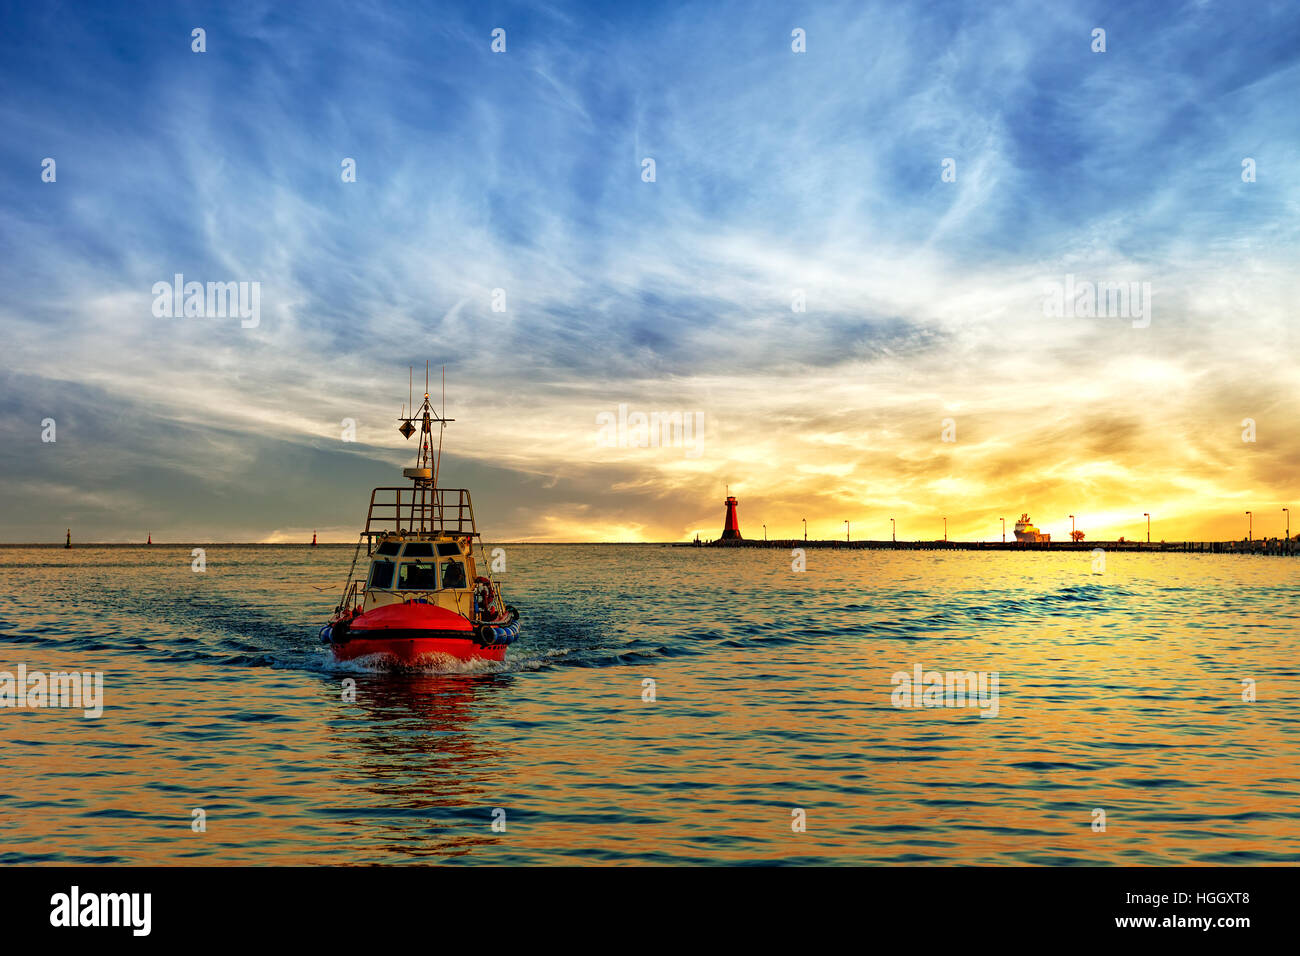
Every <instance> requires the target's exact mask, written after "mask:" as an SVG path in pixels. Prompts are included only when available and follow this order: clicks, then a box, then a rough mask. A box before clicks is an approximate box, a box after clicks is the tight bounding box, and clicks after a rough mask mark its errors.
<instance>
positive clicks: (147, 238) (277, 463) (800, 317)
mask: <svg viewBox="0 0 1300 956" xmlns="http://www.w3.org/2000/svg"><path fill="white" fill-rule="evenodd" d="M1298 24H1300V16H1298V15H1297V13H1296V10H1295V8H1294V6H1293V5H1290V4H1284V3H1277V4H1269V3H1252V4H1247V5H1245V6H1242V5H1238V4H1226V3H1168V4H1159V3H1156V4H1139V5H1133V4H1119V3H1116V4H1046V5H1043V4H1028V3H1026V4H969V3H947V4H944V3H940V4H926V5H897V4H862V3H846V4H816V5H794V6H789V7H786V6H777V5H758V6H755V5H742V4H732V5H728V4H707V5H666V4H662V5H656V4H637V5H635V6H632V5H627V6H625V5H546V6H525V5H509V4H486V5H482V4H452V5H446V4H438V5H429V4H382V5H371V4H358V3H347V4H342V3H340V4H332V3H311V4H259V3H250V4H238V5H228V4H175V5H150V4H136V3H121V4H112V3H109V4H93V5H90V4H87V5H71V4H63V5H60V4H49V5H27V4H21V5H20V4H6V6H5V30H4V31H3V39H0V125H2V127H3V130H4V135H3V137H0V167H2V169H3V176H2V177H0V257H2V261H3V262H4V263H5V268H4V282H3V286H2V287H0V323H2V324H3V329H4V331H5V339H6V341H7V343H8V346H9V347H8V348H6V349H4V350H0V412H2V413H3V416H2V418H3V422H2V423H0V429H2V430H3V431H2V433H0V437H2V438H3V451H0V468H2V469H3V470H2V472H0V473H3V475H4V476H5V478H6V481H5V483H4V484H5V488H4V491H3V492H2V493H0V494H2V495H3V504H4V516H3V518H0V539H3V540H53V539H57V538H58V537H60V536H61V534H62V530H63V528H64V527H66V526H67V525H69V524H75V525H76V526H77V528H78V533H79V535H80V536H81V537H84V538H99V539H103V540H134V539H143V537H144V535H145V533H147V532H150V531H151V532H152V533H153V534H154V536H155V538H160V537H161V538H171V539H173V540H178V539H186V540H208V539H211V540H267V539H279V538H290V539H292V538H295V537H297V536H300V535H302V534H303V533H310V531H311V530H312V529H321V530H322V531H323V532H324V533H325V534H326V535H327V536H329V537H332V538H337V539H339V540H343V539H350V538H351V537H352V536H353V535H354V533H355V526H356V524H357V521H358V518H359V515H358V511H359V509H360V507H361V503H362V501H363V499H364V496H365V494H366V490H367V489H368V487H369V486H370V485H372V484H377V483H384V482H387V481H388V480H389V479H390V478H391V477H392V475H393V474H394V472H393V466H394V465H395V464H399V463H401V462H403V461H404V460H405V458H406V457H407V453H408V451H409V449H408V448H407V447H406V446H405V445H404V443H403V442H402V439H401V438H400V436H398V435H397V433H396V431H395V430H394V428H393V424H394V422H393V419H394V418H395V415H396V413H397V411H398V407H399V405H400V403H401V402H403V401H405V398H406V394H405V391H404V390H403V389H402V388H401V385H402V384H403V383H402V381H401V380H402V379H403V378H404V377H405V374H406V368H407V366H408V365H410V364H422V363H423V361H424V360H425V359H429V360H430V361H432V362H433V363H434V365H435V366H438V365H442V364H445V365H446V367H447V374H448V380H449V384H450V387H451V392H450V398H451V403H452V404H451V408H452V412H453V413H454V414H455V416H456V417H457V419H458V421H457V424H456V425H455V426H453V429H452V431H451V432H450V433H449V435H448V441H449V446H450V448H451V449H452V452H453V454H454V456H455V457H454V458H453V459H452V461H453V462H455V467H454V469H453V470H452V471H451V473H450V474H451V476H452V477H453V480H455V481H457V482H458V483H460V482H463V483H465V484H468V485H470V486H471V487H472V488H474V489H475V490H476V491H477V492H478V495H477V498H476V500H477V501H478V505H479V510H480V512H481V515H480V517H481V519H482V523H483V524H485V526H486V527H487V529H488V531H489V533H490V534H495V535H496V536H499V537H507V538H538V539H546V538H549V539H559V540H574V539H612V540H637V539H649V540H671V539H678V538H682V537H686V536H689V535H690V534H693V533H694V532H695V531H696V530H700V531H702V532H703V533H704V534H705V535H706V536H708V535H710V534H715V533H716V529H715V528H714V525H718V526H719V527H720V522H721V509H720V500H721V492H722V486H723V485H724V484H725V483H728V482H729V483H730V484H731V485H732V487H733V490H736V491H738V493H739V494H741V496H742V498H743V501H744V505H743V511H742V515H743V516H745V517H749V516H753V520H762V518H761V517H760V516H766V517H768V518H770V521H771V524H772V526H773V527H774V528H775V527H777V526H778V525H779V526H781V527H782V529H783V532H784V533H785V534H792V533H793V526H794V525H795V524H797V523H798V521H799V517H801V516H807V517H809V520H810V524H811V523H813V522H814V521H821V522H822V523H823V524H825V526H826V527H825V528H824V529H823V532H824V533H825V534H826V535H827V536H829V535H830V534H831V533H833V531H834V528H835V527H840V528H842V520H843V519H845V518H852V519H853V520H855V521H861V522H863V523H864V524H867V525H870V526H872V527H874V526H875V525H882V526H883V527H884V528H886V529H887V527H888V525H887V518H884V517H883V516H885V515H899V514H901V515H907V516H909V517H908V520H909V522H910V524H911V526H915V527H918V528H920V527H924V528H925V529H926V532H925V533H924V534H922V533H921V532H920V531H918V532H917V536H929V527H930V524H932V523H935V522H936V519H935V518H934V516H935V515H937V514H940V513H947V514H949V515H950V516H951V517H950V522H951V527H952V530H953V531H954V533H958V534H963V535H964V536H970V537H981V536H987V535H990V534H992V530H993V528H994V527H995V526H996V520H995V519H994V518H991V517H990V515H997V514H1010V513H1011V512H1012V511H1014V512H1016V513H1018V512H1019V511H1020V510H1026V509H1028V510H1030V511H1031V512H1033V511H1035V510H1040V511H1042V512H1043V513H1044V514H1045V515H1050V516H1051V517H1053V519H1055V517H1056V516H1055V512H1056V511H1062V513H1064V512H1065V511H1067V510H1079V511H1089V512H1091V513H1092V514H1093V515H1095V516H1096V517H1095V519H1094V521H1093V523H1092V524H1091V525H1090V527H1092V528H1094V529H1096V530H1097V531H1098V532H1102V531H1103V529H1105V530H1106V531H1108V532H1109V533H1110V534H1123V533H1125V530H1124V528H1126V527H1127V526H1126V525H1124V524H1123V523H1122V522H1124V521H1127V520H1128V519H1127V518H1125V517H1123V516H1124V515H1127V514H1128V513H1129V512H1131V511H1133V510H1134V504H1135V503H1138V504H1141V503H1144V502H1150V501H1155V502H1157V504H1156V505H1154V506H1152V505H1150V504H1146V505H1145V506H1141V507H1136V512H1137V514H1138V515H1139V516H1140V514H1141V512H1142V511H1145V510H1151V507H1159V508H1160V509H1161V512H1162V513H1163V514H1165V515H1167V516H1168V518H1169V520H1170V522H1171V524H1172V523H1174V522H1180V523H1179V524H1178V525H1177V527H1178V528H1179V534H1186V535H1191V534H1193V533H1198V534H1207V535H1209V534H1213V535H1215V536H1227V534H1228V533H1230V532H1231V531H1232V530H1233V529H1235V524H1230V523H1229V521H1230V520H1231V521H1233V522H1235V521H1236V517H1235V516H1236V515H1238V514H1239V513H1241V512H1242V511H1243V510H1244V508H1247V507H1250V505H1251V503H1252V502H1267V504H1268V506H1269V507H1270V508H1272V507H1273V506H1274V504H1276V503H1281V504H1285V503H1286V499H1287V498H1288V497H1289V495H1290V494H1291V493H1293V492H1294V491H1295V490H1297V489H1296V488H1295V486H1294V479H1292V478H1291V477H1290V475H1291V474H1294V473H1295V472H1296V468H1295V465H1297V464H1300V437H1297V435H1296V415H1295V412H1296V411H1297V406H1296V400H1295V398H1294V393H1295V389H1294V375H1293V370H1294V366H1295V359H1296V339H1295V335H1294V333H1293V332H1292V327H1293V324H1294V320H1293V315H1294V302H1295V301H1296V299H1297V292H1298V291H1300V290H1298V289H1297V282H1296V278H1295V262H1296V253H1297V222H1298V221H1300V220H1298V219H1297V215H1296V214H1297V211H1298V203H1297V197H1298V195H1300V191H1298V190H1297V186H1296V169H1297V164H1298V161H1300V135H1298V134H1297V125H1296V121H1295V107H1294V102H1295V99H1296V93H1297V89H1298V88H1300V65H1298V62H1297V60H1298V56H1297V51H1300V26H1298ZM195 27H202V28H203V29H204V30H205V31H206V45H207V50H206V52H204V53H195V52H192V51H191V36H190V31H191V30H192V29H193V28H195ZM498 27H500V28H503V29H504V30H505V31H506V52H504V53H493V52H492V51H491V49H490V43H491V31H492V30H493V29H494V28H498ZM795 28H800V29H802V30H804V31H805V32H806V37H807V51H806V52H805V53H794V52H792V50H791V31H792V30H793V29H795ZM1095 28H1102V29H1104V30H1105V31H1106V51H1105V52H1104V53H1095V52H1093V51H1092V49H1091V44H1092V31H1093V30H1094V29H1095ZM46 157H51V158H54V159H55V160H56V162H57V180H56V181H55V182H53V183H49V182H43V181H42V179H41V162H42V160H43V159H44V158H46ZM647 157H650V158H653V159H654V161H655V164H656V179H655V181H654V182H652V183H647V182H644V181H643V180H642V176H641V172H642V160H643V159H645V158H647ZM1247 157H1249V158H1252V159H1253V160H1254V161H1255V163H1256V171H1257V178H1256V181H1254V182H1250V183H1247V182H1243V181H1242V176H1241V172H1242V165H1241V164H1242V161H1243V159H1244V158H1247ZM344 158H352V159H354V160H355V161H356V169H357V181H356V182H355V183H344V182H342V181H341V177H340V163H341V161H342V160H343V159H344ZM947 158H951V159H953V160H954V161H955V164H956V167H955V168H956V173H957V176H956V181H955V182H944V181H943V180H942V179H941V177H940V171H941V164H942V162H943V160H944V159H947ZM178 272H179V273H183V274H184V275H185V276H186V278H187V279H189V280H196V281H200V282H206V281H229V280H237V281H257V282H260V284H261V290H262V299H261V317H260V324H259V326H258V327H257V328H253V329H244V328H241V327H240V324H239V322H238V321H231V320H228V319H218V318H188V319H165V318H158V317H156V316H154V315H153V314H152V312H151V308H150V306H151V302H152V298H153V297H152V294H151V288H152V286H153V284H154V283H155V282H158V281H160V280H161V281H170V280H171V277H172V276H173V275H174V274H175V273H178ZM1067 273H1069V274H1077V275H1079V276H1081V277H1086V278H1089V279H1091V280H1093V281H1146V282H1150V283H1151V284H1152V287H1153V289H1154V290H1155V300H1154V301H1155V303H1156V305H1155V311H1154V320H1153V321H1152V322H1151V325H1150V327H1149V328H1142V329H1138V328H1133V327H1131V326H1130V324H1129V323H1128V322H1124V321H1120V320H1117V319H1100V320H1095V321H1092V322H1087V321H1080V320H1076V321H1074V322H1062V321H1061V320H1050V321H1049V320H1046V319H1045V318H1044V316H1043V314H1042V309H1041V304H1040V303H1041V299H1042V289H1043V287H1044V284H1045V283H1050V282H1055V281H1061V280H1063V278H1064V276H1065V275H1066V274H1067ZM494 289H503V290H504V291H505V295H506V303H507V309H506V311H505V312H494V311H493V310H492V307H491V303H492V292H493V290H494ZM795 290H802V292H803V294H804V296H805V299H806V302H807V311H805V312H793V311H792V310H791V302H792V296H793V294H794V291H795ZM619 403H627V404H628V405H630V406H631V407H632V408H634V409H644V410H646V411H652V410H684V411H688V412H690V411H696V410H698V411H702V412H703V413H704V414H705V416H706V421H707V423H708V424H707V441H706V444H705V451H704V454H703V455H702V456H701V457H699V458H697V459H691V458H687V457H686V456H684V455H683V454H682V453H681V451H680V450H675V449H660V448H655V449H644V448H607V447H601V446H599V445H598V444H597V442H596V440H595V435H596V429H595V426H594V419H595V416H596V415H597V414H599V413H600V412H602V411H605V410H613V409H615V408H616V407H617V405H618V404H619ZM46 417H52V418H54V419H55V420H56V422H57V423H58V433H57V434H58V438H57V441H56V442H54V443H43V442H41V441H40V435H41V425H40V423H41V421H42V420H43V419H45V418H46ZM948 417H951V418H953V419H954V421H955V422H956V423H957V433H958V440H957V442H956V443H953V444H951V445H950V444H948V443H941V442H940V441H939V438H938V436H939V433H940V424H939V423H940V421H941V420H942V419H944V418H948ZM1247 417H1250V418H1252V419H1253V420H1255V421H1257V422H1259V423H1260V425H1259V427H1260V437H1259V440H1258V441H1256V442H1254V443H1250V445H1249V446H1247V445H1246V444H1245V443H1243V442H1242V441H1241V440H1240V433H1241V427H1240V424H1239V423H1240V422H1241V421H1242V420H1243V419H1244V418H1247ZM344 418H352V419H355V420H356V421H357V423H358V441H356V442H343V441H341V440H340V422H341V421H342V419H344ZM1030 451H1032V455H1033V456H1034V457H1036V458H1039V460H1040V461H1042V462H1044V463H1045V464H1044V466H1043V467H1039V468H1034V469H1029V468H1025V467H1024V466H1023V461H1024V459H1025V458H1026V456H1027V454H1028V453H1029V452H1030ZM89 474H93V475H95V476H96V478H97V480H96V481H95V482H94V488H93V489H87V488H86V487H85V485H86V476H87V475H89ZM1135 487H1136V488H1139V489H1140V494H1139V493H1137V492H1135V490H1134V489H1135ZM78 491H87V492H89V494H82V495H78V494H77V492H78ZM1078 502H1082V503H1078ZM1257 507H1260V508H1261V509H1262V507H1263V505H1262V504H1259V505H1257ZM1011 516H1012V517H1014V515H1011ZM1228 516H1233V517H1231V518H1229V517H1228ZM1035 517H1036V518H1037V517H1038V516H1037V515H1036V516H1035ZM1038 523H1039V524H1041V525H1044V526H1045V527H1046V526H1049V525H1051V522H1049V521H1047V520H1044V519H1039V521H1038ZM787 526H790V527H787ZM876 530H879V529H878V528H877V529H876ZM1057 530H1058V531H1059V529H1057ZM1129 530H1130V533H1135V529H1129ZM883 533H884V532H881V533H880V534H878V535H877V536H883ZM1170 533H1171V536H1176V535H1175V534H1174V532H1173V530H1172V529H1171V532H1170Z"/></svg>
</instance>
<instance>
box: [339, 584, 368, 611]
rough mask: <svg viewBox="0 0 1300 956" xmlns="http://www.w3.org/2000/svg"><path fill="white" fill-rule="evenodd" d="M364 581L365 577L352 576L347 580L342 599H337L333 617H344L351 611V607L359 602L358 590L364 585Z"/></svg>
mask: <svg viewBox="0 0 1300 956" xmlns="http://www.w3.org/2000/svg"><path fill="white" fill-rule="evenodd" d="M365 583H366V581H365V578H354V579H353V580H351V581H349V582H348V586H347V588H346V589H345V590H344V592H343V600H341V601H339V606H338V607H336V608H335V609H334V615H335V617H346V616H348V615H349V614H351V613H352V609H353V608H354V607H356V605H357V604H358V603H359V602H360V593H359V592H360V591H361V589H362V588H363V587H365Z"/></svg>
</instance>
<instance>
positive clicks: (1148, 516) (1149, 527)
mask: <svg viewBox="0 0 1300 956" xmlns="http://www.w3.org/2000/svg"><path fill="white" fill-rule="evenodd" d="M1142 517H1144V518H1146V519H1147V544H1150V543H1151V515H1150V514H1149V513H1148V512H1146V511H1144V512H1142Z"/></svg>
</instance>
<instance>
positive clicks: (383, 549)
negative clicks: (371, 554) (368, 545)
mask: <svg viewBox="0 0 1300 956" xmlns="http://www.w3.org/2000/svg"><path fill="white" fill-rule="evenodd" d="M400 546H401V543H400V542H398V541H381V542H379V547H377V548H375V554H396V553H397V549H398V548H399V547H400Z"/></svg>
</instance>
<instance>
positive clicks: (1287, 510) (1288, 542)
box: [1282, 508, 1291, 551]
mask: <svg viewBox="0 0 1300 956" xmlns="http://www.w3.org/2000/svg"><path fill="white" fill-rule="evenodd" d="M1282 513H1283V514H1285V515H1286V549H1287V550H1288V551H1290V550H1291V509H1290V508H1283V509H1282Z"/></svg>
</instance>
